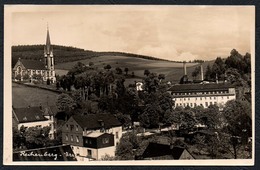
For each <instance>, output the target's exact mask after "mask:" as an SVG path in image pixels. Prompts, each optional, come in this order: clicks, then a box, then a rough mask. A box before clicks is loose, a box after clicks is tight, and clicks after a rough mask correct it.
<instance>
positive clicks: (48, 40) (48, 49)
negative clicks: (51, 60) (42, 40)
mask: <svg viewBox="0 0 260 170" xmlns="http://www.w3.org/2000/svg"><path fill="white" fill-rule="evenodd" d="M51 52H52V49H51V39H50V33H49V26H48V25H47V38H46V53H47V54H50V53H51Z"/></svg>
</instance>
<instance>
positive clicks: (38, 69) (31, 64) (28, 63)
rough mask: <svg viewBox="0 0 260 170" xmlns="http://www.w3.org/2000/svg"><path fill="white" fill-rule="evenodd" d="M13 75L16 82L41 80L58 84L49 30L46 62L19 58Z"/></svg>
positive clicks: (45, 55)
mask: <svg viewBox="0 0 260 170" xmlns="http://www.w3.org/2000/svg"><path fill="white" fill-rule="evenodd" d="M13 75H14V79H15V81H24V80H30V81H35V80H37V79H38V80H39V79H41V80H43V81H48V80H49V81H50V82H52V83H55V82H56V77H55V70H54V56H53V48H52V45H51V40H50V34H49V29H47V38H46V44H45V46H44V61H41V60H27V59H21V58H19V59H18V61H17V63H16V64H15V66H14V68H13Z"/></svg>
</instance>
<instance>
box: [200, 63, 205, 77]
mask: <svg viewBox="0 0 260 170" xmlns="http://www.w3.org/2000/svg"><path fill="white" fill-rule="evenodd" d="M200 74H201V80H202V81H203V80H204V76H203V66H202V63H201V64H200Z"/></svg>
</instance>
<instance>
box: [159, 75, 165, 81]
mask: <svg viewBox="0 0 260 170" xmlns="http://www.w3.org/2000/svg"><path fill="white" fill-rule="evenodd" d="M158 79H159V80H160V82H161V81H162V80H164V79H165V75H164V74H159V76H158Z"/></svg>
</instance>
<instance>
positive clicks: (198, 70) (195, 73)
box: [191, 66, 200, 79]
mask: <svg viewBox="0 0 260 170" xmlns="http://www.w3.org/2000/svg"><path fill="white" fill-rule="evenodd" d="M199 74H200V66H198V67H195V69H194V71H193V72H192V74H191V75H192V77H193V78H194V79H196V78H197V76H198V75H199Z"/></svg>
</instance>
